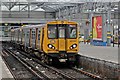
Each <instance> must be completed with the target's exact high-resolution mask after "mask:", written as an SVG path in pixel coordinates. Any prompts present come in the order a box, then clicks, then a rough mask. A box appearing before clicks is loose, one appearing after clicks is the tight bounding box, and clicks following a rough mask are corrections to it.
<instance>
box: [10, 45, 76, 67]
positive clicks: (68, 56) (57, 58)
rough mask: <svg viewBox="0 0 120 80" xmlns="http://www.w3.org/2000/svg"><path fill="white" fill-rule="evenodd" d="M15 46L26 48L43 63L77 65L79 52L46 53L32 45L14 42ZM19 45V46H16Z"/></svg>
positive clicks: (25, 49)
mask: <svg viewBox="0 0 120 80" xmlns="http://www.w3.org/2000/svg"><path fill="white" fill-rule="evenodd" d="M12 44H13V46H14V47H15V48H18V49H20V50H24V51H26V52H27V53H30V55H32V56H33V55H34V56H36V57H38V58H39V59H40V60H41V61H42V62H43V63H47V64H49V65H52V64H58V63H67V64H68V65H70V66H76V65H77V53H67V52H66V51H60V52H59V53H49V54H48V53H44V52H41V51H39V50H37V49H33V48H32V47H25V46H24V45H22V44H15V43H12ZM16 46H17V47H16Z"/></svg>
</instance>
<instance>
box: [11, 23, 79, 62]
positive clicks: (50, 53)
mask: <svg viewBox="0 0 120 80" xmlns="http://www.w3.org/2000/svg"><path fill="white" fill-rule="evenodd" d="M77 28H78V27H77V23H76V22H71V21H52V22H48V23H47V24H45V25H32V26H31V25H28V26H25V27H21V28H19V29H15V30H14V31H12V35H11V36H12V38H11V39H12V42H14V43H15V44H17V46H18V47H19V48H20V49H23V50H25V51H27V52H28V53H32V54H35V55H36V56H38V57H39V58H40V59H41V60H42V61H43V62H46V63H48V64H50V63H51V62H52V63H57V62H73V63H74V62H75V61H76V55H77V53H78V48H79V44H78V42H79V41H78V29H77Z"/></svg>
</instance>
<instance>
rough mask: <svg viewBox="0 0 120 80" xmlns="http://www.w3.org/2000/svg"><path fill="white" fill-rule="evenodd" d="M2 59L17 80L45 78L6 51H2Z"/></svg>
mask: <svg viewBox="0 0 120 80" xmlns="http://www.w3.org/2000/svg"><path fill="white" fill-rule="evenodd" d="M2 58H3V60H4V62H5V64H6V65H7V67H8V68H9V70H10V72H11V73H12V75H13V77H14V79H15V80H18V79H37V78H39V79H42V78H43V77H42V76H40V75H38V74H37V73H36V72H35V71H33V70H32V69H31V68H30V67H29V66H27V65H26V64H25V63H24V62H22V61H21V60H19V59H18V58H17V57H16V58H15V57H13V55H12V54H9V53H8V52H6V51H5V50H3V51H2Z"/></svg>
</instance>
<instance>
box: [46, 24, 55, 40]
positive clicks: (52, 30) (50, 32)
mask: <svg viewBox="0 0 120 80" xmlns="http://www.w3.org/2000/svg"><path fill="white" fill-rule="evenodd" d="M48 38H50V39H55V38H57V27H56V25H48Z"/></svg>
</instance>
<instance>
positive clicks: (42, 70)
mask: <svg viewBox="0 0 120 80" xmlns="http://www.w3.org/2000/svg"><path fill="white" fill-rule="evenodd" d="M7 52H9V53H11V54H12V55H14V56H16V57H17V58H18V59H19V60H21V61H23V62H24V63H25V64H26V65H28V66H29V68H30V69H33V70H34V72H36V73H37V74H38V73H39V74H41V76H42V77H43V78H45V79H48V80H50V79H57V80H58V79H62V80H68V79H69V80H73V79H78V80H79V79H89V80H96V79H97V80H102V79H101V78H99V77H98V76H96V75H93V74H90V73H87V72H85V71H82V70H78V69H76V68H62V69H61V68H55V67H52V66H48V65H46V64H44V63H42V62H41V61H40V60H38V59H36V58H34V57H31V56H30V55H28V53H26V52H23V51H20V50H14V51H13V50H12V49H11V50H7Z"/></svg>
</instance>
